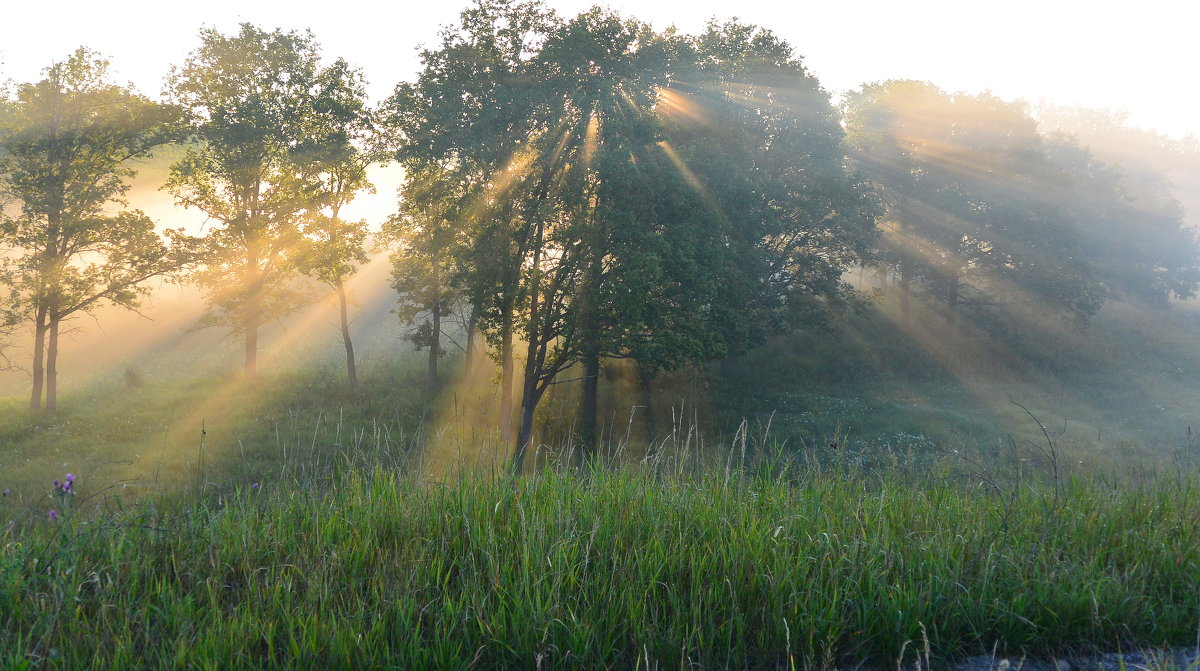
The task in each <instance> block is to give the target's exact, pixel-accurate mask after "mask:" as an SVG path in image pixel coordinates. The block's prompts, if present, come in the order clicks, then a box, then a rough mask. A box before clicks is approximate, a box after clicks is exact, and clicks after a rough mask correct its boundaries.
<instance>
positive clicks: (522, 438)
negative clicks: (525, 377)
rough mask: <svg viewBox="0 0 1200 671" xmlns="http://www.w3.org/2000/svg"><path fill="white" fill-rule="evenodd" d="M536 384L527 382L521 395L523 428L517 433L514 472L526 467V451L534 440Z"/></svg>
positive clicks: (513, 462)
mask: <svg viewBox="0 0 1200 671" xmlns="http://www.w3.org/2000/svg"><path fill="white" fill-rule="evenodd" d="M535 387H536V385H534V384H532V383H527V384H526V385H525V390H524V393H523V394H522V395H521V430H520V431H519V432H518V434H517V449H516V452H515V453H514V454H513V460H512V472H513V473H514V474H518V473H520V472H521V471H522V470H523V469H524V468H525V453H526V452H527V451H528V447H529V444H530V443H531V442H533V413H534V410H536V409H537V402H538V398H537V397H538V393H537V390H536V388H535Z"/></svg>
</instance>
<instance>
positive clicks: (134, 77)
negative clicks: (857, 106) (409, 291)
mask: <svg viewBox="0 0 1200 671" xmlns="http://www.w3.org/2000/svg"><path fill="white" fill-rule="evenodd" d="M3 4H4V5H5V7H4V8H3V12H2V13H0V14H2V16H0V59H2V61H3V63H2V65H0V77H8V78H12V79H16V80H19V81H26V80H30V79H32V78H34V77H36V76H37V74H38V72H39V70H40V69H41V68H43V67H45V66H46V65H47V64H48V63H49V62H50V61H52V60H54V59H61V58H62V57H63V56H64V55H66V54H67V53H69V52H70V51H71V50H73V49H74V48H75V47H77V46H79V45H81V44H83V45H87V46H90V47H92V48H94V49H96V50H98V51H100V52H101V53H103V54H105V55H107V56H108V57H110V58H111V60H112V62H113V65H114V67H115V68H116V70H117V72H118V74H119V75H120V77H121V78H122V79H125V80H128V81H132V82H133V83H134V84H135V85H136V86H137V87H138V88H139V89H141V90H142V91H143V92H145V93H149V94H157V93H158V92H159V90H160V89H161V82H162V77H163V75H164V74H165V73H166V71H167V68H168V66H169V65H170V64H171V63H177V62H179V61H181V60H182V58H183V57H184V55H185V54H186V53H187V52H188V51H190V50H191V49H192V48H194V47H195V46H196V44H197V41H198V40H197V37H196V35H197V30H198V29H199V27H200V26H201V25H204V24H207V25H215V26H217V27H218V28H221V29H223V30H230V29H232V28H233V27H235V26H236V24H237V23H238V22H241V21H251V22H253V23H256V24H259V25H261V26H263V27H267V28H274V27H282V28H311V29H312V30H313V31H314V32H315V33H316V35H317V38H318V39H319V40H320V42H321V43H322V45H323V46H324V49H325V53H326V54H327V55H329V56H343V57H345V58H346V59H347V60H349V61H351V62H353V63H355V64H357V65H359V66H361V67H362V68H363V69H364V70H365V71H366V73H367V76H368V78H369V79H370V81H371V85H372V88H371V92H372V94H373V95H374V96H375V97H377V98H378V97H382V96H384V95H386V94H387V93H388V92H389V91H390V90H391V88H392V86H393V85H394V84H395V83H396V82H397V81H399V80H402V79H411V78H413V76H414V74H415V73H416V71H417V68H418V65H419V63H418V59H417V55H416V47H417V46H418V45H420V44H433V43H434V42H435V41H436V34H437V30H438V27H439V26H440V25H443V24H446V23H449V22H451V21H453V20H454V19H455V17H456V15H457V13H458V11H459V10H460V9H461V7H462V6H463V4H465V1H463V2H460V1H456V0H449V1H447V0H432V1H428V0H426V1H421V2H412V1H410V0H401V1H398V2H391V3H385V2H364V1H362V0H341V1H330V0H326V1H324V2H319V3H318V2H308V1H304V0H300V1H292V2H288V1H283V0H240V1H234V0H209V1H207V2H164V1H162V0H155V1H153V2H151V1H147V0H135V1H124V2H122V1H121V0H116V1H114V2H96V1H91V2H81V1H79V0H67V1H65V2H53V0H51V1H47V2H41V1H38V0H32V1H31V0H6V1H5V2H4V3H3ZM549 4H550V5H551V6H553V7H555V8H556V9H558V10H559V11H560V12H561V13H564V14H571V13H575V12H577V11H579V10H581V9H584V8H586V7H588V6H590V5H592V4H596V3H594V2H590V1H589V0H549ZM601 4H606V5H607V6H610V7H612V8H614V9H617V10H619V11H621V12H622V13H624V14H629V15H634V16H637V17H639V18H641V19H643V20H646V21H649V22H651V23H653V24H654V25H655V26H657V27H660V28H662V27H666V26H668V25H671V24H675V25H676V26H678V27H679V28H680V29H682V30H685V31H694V30H698V29H699V28H701V27H702V26H703V24H704V22H705V21H706V20H707V19H708V18H710V17H714V16H715V17H717V18H721V19H724V18H728V17H730V16H734V15H736V16H739V17H740V18H742V19H743V20H746V21H749V22H753V23H757V24H760V25H763V26H765V27H768V28H771V29H772V30H774V31H776V32H777V33H779V34H780V35H781V36H783V37H784V38H786V39H787V40H788V41H790V42H791V43H792V44H793V45H794V46H795V47H796V48H797V51H798V52H799V53H800V54H801V55H803V56H804V57H805V59H806V61H807V63H808V66H809V68H810V69H811V70H812V71H813V72H814V73H816V75H817V76H818V77H820V79H821V81H822V83H824V85H825V86H826V88H828V89H830V90H833V91H842V90H847V89H851V88H855V87H856V86H858V85H859V84H861V83H862V82H865V81H875V80H880V79H889V78H914V79H925V80H929V81H932V82H934V83H936V84H938V85H940V86H942V87H943V88H946V89H950V90H966V91H972V92H975V91H981V90H983V89H991V90H992V91H993V92H994V93H996V94H998V95H1001V96H1003V97H1006V98H1015V97H1021V98H1025V99H1026V100H1028V101H1030V102H1033V103H1036V102H1038V101H1039V100H1041V99H1046V100H1048V101H1049V102H1053V103H1057V104H1067V105H1084V106H1093V107H1118V108H1126V109H1128V110H1129V112H1130V115H1131V121H1132V122H1134V123H1136V124H1138V125H1142V126H1146V127H1152V128H1156V129H1158V130H1160V131H1163V132H1166V133H1169V134H1171V135H1176V136H1179V135H1182V134H1184V133H1188V132H1191V133H1196V134H1200V93H1198V92H1197V83H1198V82H1200V77H1198V76H1197V74H1196V70H1195V68H1196V67H1197V66H1200V40H1198V39H1197V38H1196V37H1195V30H1196V27H1197V23H1198V19H1200V9H1198V7H1200V3H1198V2H1197V1H1196V0H1142V1H1140V2H1136V3H1132V2H1122V3H1117V2H1104V1H1103V0H1087V1H1079V0H1007V1H1005V2H998V1H995V0H993V1H991V2H987V1H983V0H908V1H900V0H860V1H858V2H853V1H845V0H842V1H837V0H821V1H818V2H802V1H799V0H775V1H772V0H739V1H737V2H717V1H716V0H641V1H636V0H612V1H611V2H608V3H601Z"/></svg>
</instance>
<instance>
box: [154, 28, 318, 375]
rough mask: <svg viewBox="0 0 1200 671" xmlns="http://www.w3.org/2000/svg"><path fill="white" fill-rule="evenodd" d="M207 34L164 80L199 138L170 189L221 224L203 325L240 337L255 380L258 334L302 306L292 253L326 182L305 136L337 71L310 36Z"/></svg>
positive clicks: (174, 171)
mask: <svg viewBox="0 0 1200 671" xmlns="http://www.w3.org/2000/svg"><path fill="white" fill-rule="evenodd" d="M200 37H201V41H202V44H201V46H200V48H199V49H197V50H196V51H194V52H193V53H192V54H191V55H190V56H189V57H188V59H187V61H186V62H185V63H184V64H183V66H181V67H176V68H173V69H172V71H171V75H170V77H169V80H168V88H169V91H170V93H171V96H172V97H173V99H174V100H175V102H176V103H177V104H178V105H180V106H181V107H183V108H184V109H185V110H187V111H188V112H189V113H190V119H191V131H192V133H193V135H194V137H195V139H196V144H194V145H192V146H190V147H189V148H188V150H187V153H186V154H185V155H184V157H183V158H182V159H181V160H180V161H179V162H177V163H176V164H175V165H173V166H172V168H171V176H170V179H169V181H168V183H167V187H168V189H169V190H170V191H171V193H172V194H174V196H175V199H176V202H178V203H179V204H181V205H183V206H184V207H190V208H196V209H198V210H200V211H201V212H203V213H205V214H206V215H207V216H208V217H209V218H210V219H212V220H213V221H214V222H215V226H214V227H213V228H211V229H210V231H209V233H208V235H207V236H206V237H205V239H204V246H203V258H204V264H205V266H204V269H203V270H202V271H200V272H198V273H196V274H195V279H196V281H197V282H198V283H199V284H200V286H201V287H202V288H203V289H204V290H205V291H206V292H207V294H208V300H209V310H208V312H207V313H206V315H205V317H204V319H203V322H202V323H204V324H207V325H222V326H228V327H231V328H233V329H234V331H235V332H238V333H241V334H242V335H243V336H244V338H245V363H244V370H245V374H246V376H247V377H251V378H253V377H254V375H255V373H256V370H257V357H258V331H259V329H260V328H261V327H262V325H263V324H264V323H266V322H268V321H270V320H272V319H277V318H280V317H283V316H285V315H287V314H289V313H290V312H292V311H294V310H295V309H297V308H298V307H299V306H300V305H301V300H300V299H301V298H302V294H301V293H300V292H299V291H298V290H297V289H296V288H295V286H294V285H293V282H292V280H293V279H294V278H295V272H296V267H295V264H294V257H295V255H296V252H297V251H298V249H299V248H300V246H301V242H302V238H303V234H302V231H301V222H302V221H303V219H304V217H305V216H306V215H307V214H308V213H309V211H310V210H311V209H313V204H314V202H317V203H319V202H321V198H320V193H321V189H322V186H323V185H322V184H321V183H320V180H318V179H317V175H318V174H320V172H319V171H310V170H307V169H306V168H307V167H308V166H306V164H305V160H306V159H307V158H308V156H307V155H306V151H305V150H306V149H311V146H310V145H308V144H306V140H307V139H308V137H309V136H308V133H309V132H310V131H312V128H313V126H314V125H316V124H317V123H318V122H317V121H315V120H314V115H315V114H316V112H315V107H314V106H315V105H316V104H317V100H318V99H320V96H321V93H322V86H323V85H327V84H328V83H329V82H330V81H331V80H337V79H338V77H337V76H334V75H330V74H328V73H326V72H323V71H322V68H321V67H320V57H319V53H318V45H317V43H316V41H315V40H314V38H313V36H312V35H311V33H296V32H286V33H285V32H282V31H279V30H275V31H272V32H266V31H263V30H261V29H259V28H256V27H254V26H252V25H250V24H242V26H241V28H240V30H239V31H238V32H237V33H236V34H234V35H223V34H221V33H219V32H217V31H216V30H215V29H211V28H210V29H205V30H203V31H201V33H200ZM334 67H335V68H338V67H341V66H337V65H335V66H334ZM325 174H326V176H328V173H325ZM324 186H328V183H326V184H325V185H324Z"/></svg>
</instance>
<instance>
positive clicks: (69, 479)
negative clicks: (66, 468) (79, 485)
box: [67, 473, 75, 485]
mask: <svg viewBox="0 0 1200 671" xmlns="http://www.w3.org/2000/svg"><path fill="white" fill-rule="evenodd" d="M72 482H75V476H74V475H71V474H70V473H67V485H70V484H71V483H72Z"/></svg>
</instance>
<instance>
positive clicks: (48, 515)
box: [46, 510, 58, 520]
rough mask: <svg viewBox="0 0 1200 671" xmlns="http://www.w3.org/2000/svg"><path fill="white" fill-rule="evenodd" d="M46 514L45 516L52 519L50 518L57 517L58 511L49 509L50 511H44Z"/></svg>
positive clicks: (54, 518)
mask: <svg viewBox="0 0 1200 671" xmlns="http://www.w3.org/2000/svg"><path fill="white" fill-rule="evenodd" d="M46 516H47V517H49V518H50V519H52V520H56V519H58V511H57V510H51V511H50V512H48V513H46Z"/></svg>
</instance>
